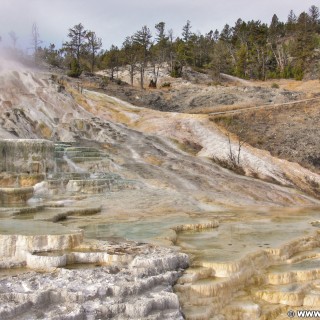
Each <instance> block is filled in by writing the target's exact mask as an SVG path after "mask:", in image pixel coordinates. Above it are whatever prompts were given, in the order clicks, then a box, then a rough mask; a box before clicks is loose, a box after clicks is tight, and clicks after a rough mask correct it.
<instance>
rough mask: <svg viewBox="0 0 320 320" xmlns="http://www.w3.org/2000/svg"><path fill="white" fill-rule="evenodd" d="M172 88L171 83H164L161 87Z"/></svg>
mask: <svg viewBox="0 0 320 320" xmlns="http://www.w3.org/2000/svg"><path fill="white" fill-rule="evenodd" d="M170 87H171V82H164V83H163V84H162V85H161V88H170Z"/></svg>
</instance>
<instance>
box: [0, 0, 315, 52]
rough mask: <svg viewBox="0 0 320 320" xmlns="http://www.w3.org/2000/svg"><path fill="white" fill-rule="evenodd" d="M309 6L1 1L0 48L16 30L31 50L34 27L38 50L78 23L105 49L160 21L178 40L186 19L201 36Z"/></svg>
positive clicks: (287, 2) (297, 2)
mask: <svg viewBox="0 0 320 320" xmlns="http://www.w3.org/2000/svg"><path fill="white" fill-rule="evenodd" d="M312 5H315V6H317V7H320V0H0V36H1V37H2V43H0V46H1V45H2V46H4V45H8V44H11V41H10V37H9V35H8V33H9V32H11V31H14V32H15V34H16V36H17V37H18V40H17V47H18V48H20V49H23V50H27V48H28V47H32V45H31V39H32V36H31V34H32V33H31V30H32V25H33V24H34V23H36V24H37V27H38V30H39V34H40V39H41V40H42V41H43V43H42V46H48V45H49V44H50V43H54V44H55V45H56V47H61V45H62V43H63V42H64V41H67V40H68V38H67V34H68V29H69V28H71V27H73V26H74V25H76V24H78V23H80V22H81V23H82V24H83V25H84V27H85V29H87V30H92V31H94V32H95V33H96V34H97V36H98V37H100V38H102V42H103V48H104V49H108V48H110V46H111V44H115V45H117V46H121V44H122V43H123V41H124V39H125V37H126V36H128V35H132V34H134V33H135V32H136V31H138V30H140V29H141V28H142V26H144V25H146V26H148V27H149V28H150V30H151V32H152V33H153V34H154V32H155V29H154V26H155V24H157V23H158V22H161V21H163V22H165V23H166V29H167V30H168V29H173V34H174V36H175V37H177V36H180V35H181V30H182V27H183V26H184V25H185V24H186V21H187V20H190V21H191V26H192V30H191V31H193V32H198V31H199V32H201V33H203V34H204V33H207V32H209V31H210V30H213V31H214V30H215V29H218V30H219V31H221V30H222V28H223V26H224V25H225V24H226V23H228V24H229V25H230V26H233V25H234V23H235V21H236V20H237V19H238V18H241V19H242V20H244V21H248V20H261V21H262V22H265V23H268V24H269V23H270V21H271V18H272V16H273V14H277V16H278V17H279V19H280V20H281V21H286V20H287V16H288V14H289V12H290V10H291V9H292V10H293V11H294V13H295V14H296V15H299V14H300V13H301V12H303V11H306V12H308V9H309V8H310V7H311V6H312Z"/></svg>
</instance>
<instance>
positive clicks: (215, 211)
mask: <svg viewBox="0 0 320 320" xmlns="http://www.w3.org/2000/svg"><path fill="white" fill-rule="evenodd" d="M61 83H63V86H62V85H61ZM0 84H1V86H2V88H4V87H5V88H6V90H1V91H0V108H1V110H2V112H1V115H0V124H1V125H0V137H1V138H2V139H3V140H1V141H0V156H1V159H0V170H1V172H0V174H1V175H0V178H1V180H0V188H1V189H0V192H2V193H0V199H1V208H0V219H1V226H0V244H1V246H0V252H1V260H0V268H1V269H0V276H1V278H0V318H1V319H19V318H21V319H108V318H114V319H150V320H151V319H183V318H184V317H186V318H187V319H225V320H229V319H282V318H283V317H285V315H286V312H287V311H288V310H289V309H294V308H307V307H308V308H317V307H319V286H320V284H319V283H318V282H319V279H320V278H319V275H320V272H319V266H318V260H319V246H320V239H319V232H318V226H319V224H320V223H319V220H320V211H319V205H320V204H319V201H318V200H317V199H315V198H313V197H311V196H310V195H308V194H307V192H308V184H307V181H306V177H308V179H309V180H310V179H311V180H312V181H314V182H315V183H319V182H320V177H319V175H317V174H315V173H313V172H311V171H309V170H307V169H305V168H302V167H301V166H299V165H298V164H295V163H291V162H288V161H285V160H280V159H277V158H275V157H272V156H271V155H270V154H269V153H268V152H266V151H263V150H257V149H255V148H252V147H250V146H249V145H244V146H243V149H242V152H241V155H240V160H241V161H240V163H241V166H242V169H243V171H244V173H245V175H237V174H236V173H234V172H232V171H229V170H227V169H224V168H222V167H220V166H219V165H217V164H216V163H214V162H213V160H212V159H213V158H214V159H215V160H216V159H220V161H228V152H229V150H230V147H231V148H233V149H234V150H236V148H237V140H236V139H234V140H233V139H231V140H230V143H229V139H228V136H227V134H226V132H223V131H221V130H220V129H219V128H218V127H217V126H215V124H214V123H212V122H211V121H210V120H209V118H208V115H206V114H188V113H172V112H171V113H166V112H161V111H156V110H151V109H145V108H143V107H137V106H134V105H131V104H129V103H127V102H123V101H121V100H119V99H117V98H114V97H111V96H109V95H107V94H105V93H101V92H100V93H97V92H94V91H90V90H83V91H82V92H81V90H80V91H79V90H77V85H76V84H73V83H72V82H67V81H65V79H61V81H60V82H59V83H58V82H57V81H56V79H55V77H51V76H50V75H47V74H41V73H35V72H31V71H28V72H21V71H19V70H6V69H5V70H2V71H1V74H0ZM20 139H31V140H20ZM8 146H9V147H8ZM10 146H11V147H10ZM309 180H308V181H309ZM26 188H27V190H28V191H27V195H26V196H21V197H14V196H12V198H11V200H10V201H9V200H8V196H7V194H8V192H9V191H10V190H11V192H22V193H21V194H23V192H24V190H25V189H26ZM9 189H10V190H9ZM8 190H9V191H8ZM12 190H15V191H12ZM3 192H7V194H6V195H5V194H4V193H3ZM304 192H306V193H304ZM9 193H10V192H9ZM188 266H189V268H187V267H188Z"/></svg>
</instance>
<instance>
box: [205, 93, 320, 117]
mask: <svg viewBox="0 0 320 320" xmlns="http://www.w3.org/2000/svg"><path fill="white" fill-rule="evenodd" d="M309 101H320V97H318V98H310V99H303V100H298V101H290V102H284V103H277V104H265V105H260V106H252V107H244V108H241V107H239V108H238V109H233V110H225V111H217V112H210V113H208V114H209V115H210V116H215V115H224V114H225V115H230V114H234V113H240V112H245V111H251V110H262V109H271V108H277V107H282V106H286V105H287V106H290V105H296V104H298V103H304V102H309Z"/></svg>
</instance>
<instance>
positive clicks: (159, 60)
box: [35, 6, 320, 88]
mask: <svg viewBox="0 0 320 320" xmlns="http://www.w3.org/2000/svg"><path fill="white" fill-rule="evenodd" d="M37 41H38V40H37ZM319 44H320V12H319V8H318V7H316V6H311V7H310V8H309V10H308V11H307V12H302V13H300V14H299V15H296V14H295V13H294V12H293V11H292V10H291V11H290V12H289V14H288V17H287V20H286V21H285V22H283V21H280V20H279V18H278V17H277V15H273V17H272V19H271V22H270V24H266V23H262V22H261V21H260V20H251V21H247V22H245V21H243V20H242V19H238V20H237V21H236V22H235V24H234V25H233V26H230V25H228V24H226V25H225V26H224V28H223V29H222V30H221V31H218V30H215V31H212V30H211V31H209V32H208V33H205V34H201V33H199V32H197V33H195V32H193V31H192V25H191V22H190V21H187V22H186V24H185V25H184V26H183V28H182V30H181V35H179V36H178V37H175V36H174V32H173V30H172V29H170V30H167V29H166V24H165V22H159V23H157V24H156V25H155V27H154V33H153V34H152V32H151V30H150V29H149V27H147V26H143V27H142V28H141V29H140V30H138V31H136V32H135V33H133V34H132V35H129V36H127V37H126V38H125V40H124V41H123V43H122V45H121V46H120V47H118V46H115V45H112V46H111V47H110V48H109V49H108V50H102V49H101V48H102V40H101V38H99V37H98V36H97V35H96V33H95V32H93V31H90V30H86V29H85V28H84V26H83V25H82V24H81V23H79V24H78V25H75V26H74V27H72V28H70V29H69V33H68V41H66V42H65V43H63V45H62V48H61V49H57V48H56V47H55V45H54V44H50V45H49V46H48V47H44V48H41V47H40V46H39V47H37V48H36V50H35V51H36V54H37V56H38V57H39V58H41V59H43V60H44V61H46V62H47V63H49V64H51V65H53V66H57V67H66V68H68V69H69V75H70V76H74V77H78V76H79V75H80V74H81V72H82V71H89V72H94V71H95V70H97V69H109V70H110V72H111V78H114V77H115V72H116V71H117V69H118V68H120V67H125V68H127V70H128V71H129V74H130V79H131V84H133V80H134V76H135V75H139V79H140V86H141V88H143V87H144V86H145V84H144V74H145V70H146V67H147V66H149V67H150V66H152V68H153V73H154V81H153V85H154V86H156V85H157V78H158V74H159V69H160V68H161V67H162V66H164V65H166V66H167V67H168V69H169V72H170V74H171V76H173V77H181V76H182V71H183V68H184V67H187V66H189V67H192V68H194V69H195V70H198V71H200V72H201V71H202V72H206V73H210V74H211V75H212V76H213V77H214V78H216V79H219V76H220V73H227V74H231V75H235V76H238V77H241V78H245V79H259V80H266V79H270V78H295V79H297V80H301V79H302V78H303V76H304V74H305V72H306V70H307V68H308V66H309V64H310V61H313V59H314V55H315V53H316V49H317V48H319Z"/></svg>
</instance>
